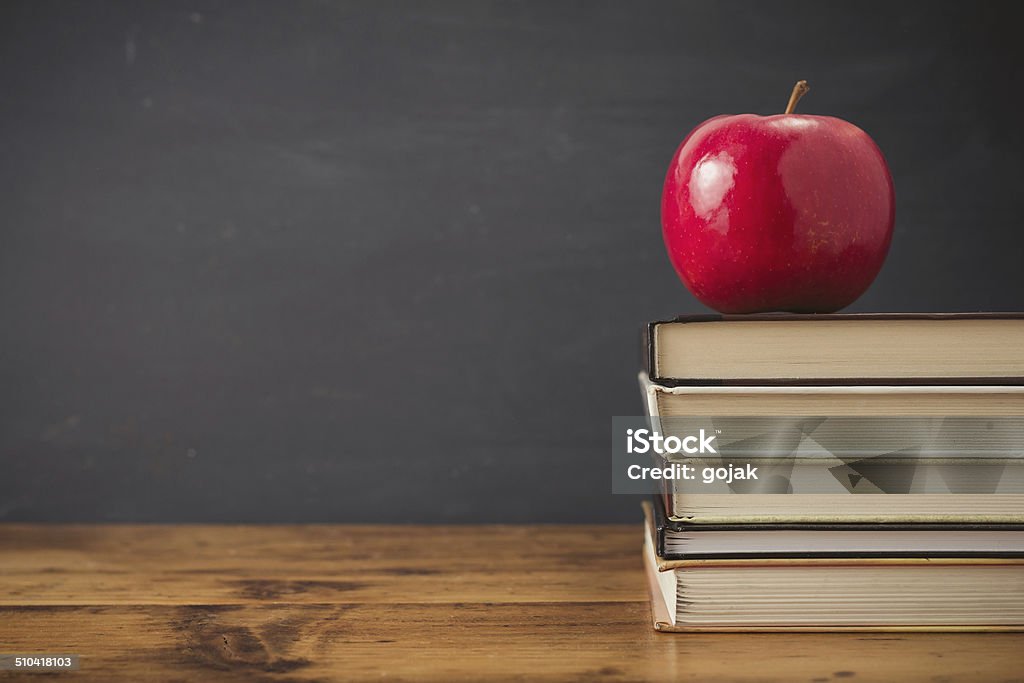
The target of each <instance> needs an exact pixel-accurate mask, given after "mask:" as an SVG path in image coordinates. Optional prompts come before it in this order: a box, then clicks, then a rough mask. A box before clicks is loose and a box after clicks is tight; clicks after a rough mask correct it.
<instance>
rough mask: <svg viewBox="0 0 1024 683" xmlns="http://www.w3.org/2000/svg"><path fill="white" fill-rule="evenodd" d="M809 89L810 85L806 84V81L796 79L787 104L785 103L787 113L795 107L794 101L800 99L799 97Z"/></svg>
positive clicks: (790, 112) (791, 111)
mask: <svg viewBox="0 0 1024 683" xmlns="http://www.w3.org/2000/svg"><path fill="white" fill-rule="evenodd" d="M810 89H811V86H809V85H807V81H797V82H796V85H794V86H793V93H792V94H791V95H790V96H789V104H787V105H786V112H785V113H787V114H792V113H793V110H794V109H796V103H797V102H799V101H800V98H801V97H803V96H804V95H806V94H807V93H808V92H809V91H810Z"/></svg>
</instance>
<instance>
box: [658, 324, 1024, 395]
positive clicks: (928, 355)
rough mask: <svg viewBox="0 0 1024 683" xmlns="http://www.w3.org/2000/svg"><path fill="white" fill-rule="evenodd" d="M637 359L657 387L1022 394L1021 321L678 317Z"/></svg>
mask: <svg viewBox="0 0 1024 683" xmlns="http://www.w3.org/2000/svg"><path fill="white" fill-rule="evenodd" d="M643 351H644V358H643V367H644V369H645V372H646V374H647V375H648V376H649V377H650V379H651V381H652V382H655V383H658V384H662V385H665V386H681V385H716V384H726V385H740V386H742V385H751V384H759V385H766V384H782V385H785V384H795V385H816V384H819V385H820V384H824V385H842V384H853V385H860V384H868V385H905V384H911V385H920V384H938V385H959V384H967V385H979V384H981V385H984V384H1003V385H1007V384H1024V314H1022V313H853V314H842V313H841V314H827V315H823V314H819V315H795V314H774V313H769V314H754V315H687V316H679V317H677V318H674V319H671V320H662V321H655V322H652V323H650V324H648V325H647V326H646V327H645V329H644V340H643Z"/></svg>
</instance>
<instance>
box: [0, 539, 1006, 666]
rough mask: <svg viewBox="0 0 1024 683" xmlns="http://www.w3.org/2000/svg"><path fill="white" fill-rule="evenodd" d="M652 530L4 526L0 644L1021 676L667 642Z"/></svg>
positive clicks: (948, 656)
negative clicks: (654, 596)
mask: <svg viewBox="0 0 1024 683" xmlns="http://www.w3.org/2000/svg"><path fill="white" fill-rule="evenodd" d="M640 538H641V535H640V529H639V528H638V527H636V526H533V527H516V526H472V527H471V526H464V527H415V526H323V525H311V526H259V527H257V526H46V525H3V526H0V580H2V583H0V651H3V652H7V653H16V652H40V653H42V652H51V653H56V652H60V653H72V654H80V655H81V656H82V664H81V669H80V670H79V671H77V672H74V673H62V674H53V675H54V676H56V677H60V678H68V679H70V680H75V681H109V680H112V679H123V680H134V681H149V680H179V681H206V680H229V681H293V682H296V683H298V682H306V681H326V680H371V679H372V680H381V679H384V680H438V681H446V680H458V679H464V680H481V679H513V678H518V679H525V680H565V679H570V680H571V679H576V680H595V679H596V680H607V681H619V680H700V681H813V682H816V683H822V682H824V681H894V680H900V681H953V680H965V681H1015V680H1024V673H1022V671H1024V668H1022V666H1021V665H1022V663H1024V657H1022V655H1021V651H1022V646H1024V637H1022V636H1021V634H877V635H874V634H850V635H839V634H800V635H781V634H735V635H721V634H701V635H666V634H657V633H655V632H654V631H653V630H652V629H651V625H650V616H649V611H648V604H647V596H646V592H645V584H644V576H643V570H642V564H641V561H640ZM396 548H401V549H402V552H398V551H396ZM5 675H6V676H9V677H13V676H15V674H13V673H12V672H8V673H7V674H5ZM26 677H27V676H26ZM40 677H43V678H45V677H46V675H45V674H33V675H32V680H39V679H40Z"/></svg>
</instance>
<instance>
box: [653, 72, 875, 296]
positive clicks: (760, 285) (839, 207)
mask: <svg viewBox="0 0 1024 683" xmlns="http://www.w3.org/2000/svg"><path fill="white" fill-rule="evenodd" d="M806 90H807V84H806V83H805V82H804V81H801V82H800V83H798V84H797V87H796V88H794V90H793V96H792V97H791V98H790V105H789V107H787V109H786V112H787V113H785V114H778V115H775V116H757V115H755V114H738V115H735V116H717V117H715V118H712V119H708V120H707V121H705V122H704V123H702V124H700V125H699V126H697V127H696V128H694V129H693V131H692V132H691V133H690V134H689V135H688V136H687V137H686V139H685V140H684V141H683V144H682V145H680V146H679V149H678V150H677V151H676V154H675V156H674V157H673V158H672V163H671V164H670V165H669V169H668V175H667V176H666V177H665V190H664V194H663V195H662V203H661V223H662V230H663V233H664V237H665V246H666V247H667V248H668V253H669V257H670V258H671V259H672V265H673V266H675V269H676V272H678V273H679V277H680V278H682V280H683V283H684V284H686V286H687V288H689V290H690V291H691V292H693V295H694V296H696V297H697V298H698V299H699V300H700V301H701V302H703V303H704V304H706V305H707V306H710V307H711V308H714V309H716V310H718V311H721V312H722V313H754V312H758V311H790V312H794V313H828V312H832V311H836V310H839V309H841V308H843V307H845V306H848V305H849V304H851V303H853V301H854V300H856V298H857V297H858V296H860V295H861V294H863V293H864V290H866V289H867V288H868V286H869V285H870V284H871V282H872V281H873V280H874V279H875V276H876V275H878V271H879V270H880V269H881V267H882V262H883V261H884V260H885V256H886V253H887V252H888V251H889V243H890V242H891V240H892V227H893V218H894V215H895V213H894V193H893V185H892V176H891V175H890V174H889V167H888V165H887V164H886V163H885V158H884V157H883V156H882V152H881V151H880V150H879V149H878V146H877V145H875V143H874V141H873V140H872V139H871V138H870V137H868V134H867V133H865V132H864V131H862V130H861V129H860V128H858V127H857V126H855V125H853V124H852V123H849V122H847V121H843V120H842V119H837V118H833V117H831V116H805V115H802V114H793V113H790V112H792V110H793V107H794V106H795V104H796V101H797V100H798V99H799V98H800V96H801V95H802V94H803V93H804V92H806Z"/></svg>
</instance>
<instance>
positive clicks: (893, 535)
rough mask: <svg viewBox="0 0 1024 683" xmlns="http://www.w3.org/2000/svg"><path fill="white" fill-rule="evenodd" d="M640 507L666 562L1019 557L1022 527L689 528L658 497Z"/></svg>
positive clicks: (1023, 551)
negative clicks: (646, 516)
mask: <svg viewBox="0 0 1024 683" xmlns="http://www.w3.org/2000/svg"><path fill="white" fill-rule="evenodd" d="M645 508H646V509H647V510H649V515H648V518H649V519H650V520H651V523H652V534H653V537H654V542H655V549H656V551H657V554H658V557H660V558H662V559H665V560H688V559H726V558H729V559H744V558H765V557H779V558H815V557H817V558H849V557H852V556H856V557H865V558H882V557H890V558H901V557H907V558H910V557H1024V524H968V523H965V524H935V523H922V524H887V523H874V524H849V523H832V524H820V523H819V524H780V523H772V524H693V523H688V522H679V521H673V520H671V519H669V518H668V516H667V515H666V514H665V502H664V498H663V496H661V495H655V496H652V497H651V502H650V503H649V504H645ZM688 541H689V542H688Z"/></svg>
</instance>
